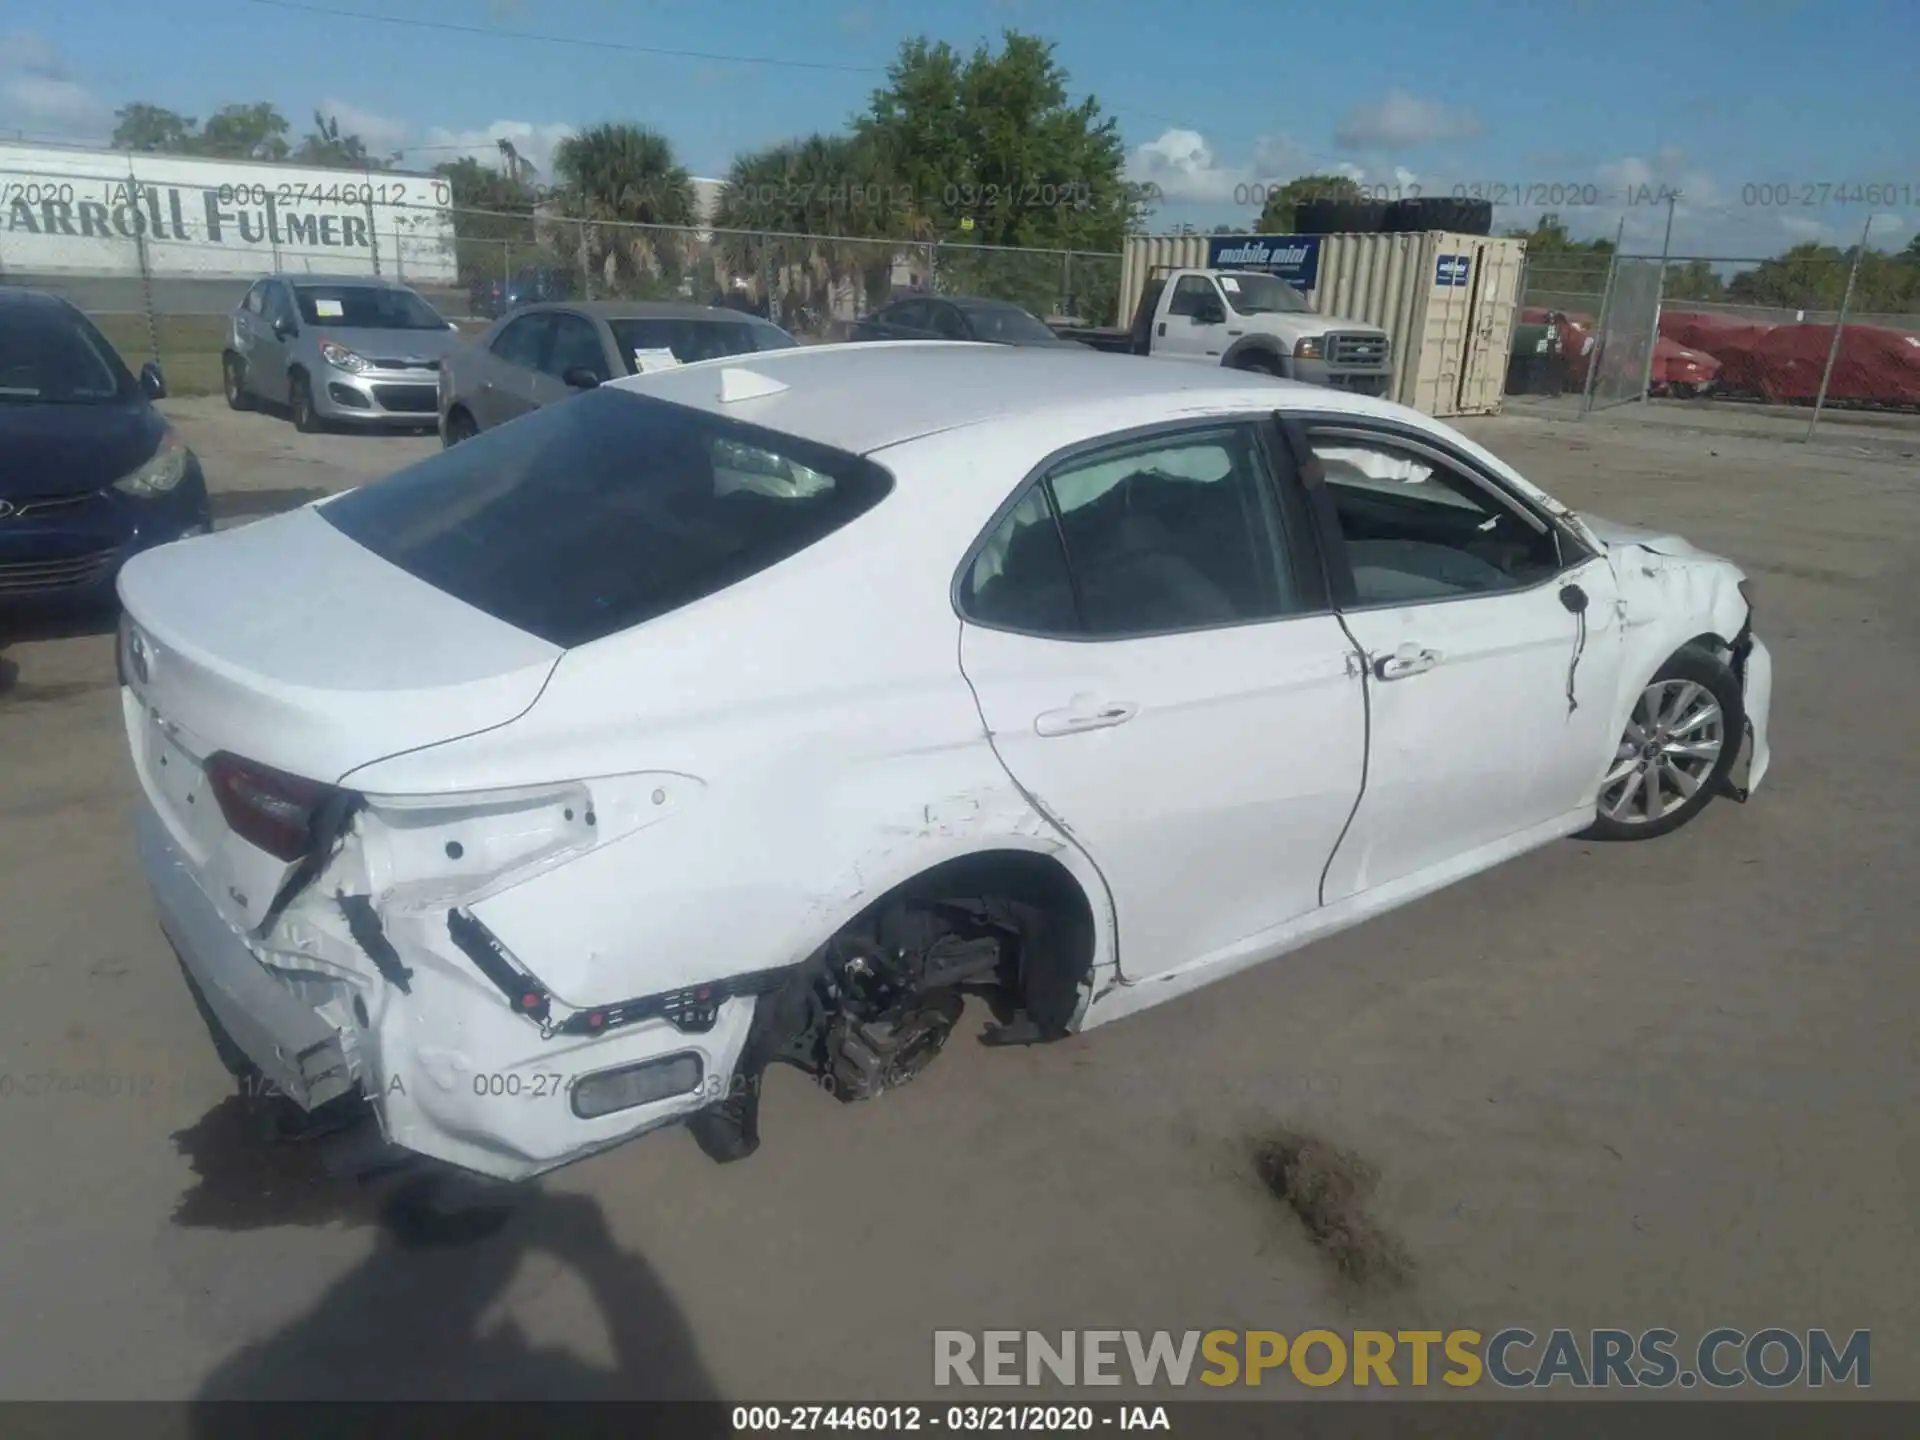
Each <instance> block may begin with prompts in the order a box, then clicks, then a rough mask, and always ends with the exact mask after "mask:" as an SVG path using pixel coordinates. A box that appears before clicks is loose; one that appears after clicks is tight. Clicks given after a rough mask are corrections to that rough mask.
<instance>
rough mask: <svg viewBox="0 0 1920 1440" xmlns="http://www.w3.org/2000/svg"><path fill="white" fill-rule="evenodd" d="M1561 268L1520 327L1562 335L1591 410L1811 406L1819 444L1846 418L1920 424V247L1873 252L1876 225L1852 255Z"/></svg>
mask: <svg viewBox="0 0 1920 1440" xmlns="http://www.w3.org/2000/svg"><path fill="white" fill-rule="evenodd" d="M1596 260H1597V261H1599V262H1601V263H1600V264H1596V263H1594V262H1595V261H1596ZM1559 262H1560V257H1552V258H1551V259H1548V260H1547V261H1545V262H1544V263H1536V264H1534V265H1532V266H1531V267H1530V269H1529V272H1528V276H1527V295H1526V300H1527V306H1528V308H1527V309H1525V310H1524V311H1523V313H1522V320H1523V323H1533V324H1535V325H1536V326H1539V327H1542V328H1543V332H1544V331H1551V332H1552V334H1553V343H1554V346H1555V349H1556V352H1557V353H1558V354H1559V355H1560V356H1561V357H1562V361H1561V367H1560V368H1561V377H1562V388H1564V389H1565V390H1567V391H1571V392H1572V393H1574V394H1577V395H1580V396H1581V397H1582V401H1581V408H1582V410H1583V411H1584V412H1589V413H1590V412H1594V411H1600V410H1606V409H1609V408H1612V407H1614V406H1617V405H1621V404H1624V403H1627V402H1629V401H1635V400H1673V401H1685V402H1688V403H1692V404H1695V405H1709V406H1714V405H1721V406H1730V405H1745V406H1750V407H1756V408H1761V409H1764V410H1765V411H1766V413H1770V414H1781V413H1784V414H1788V415H1791V414H1793V413H1795V412H1796V411H1804V412H1806V413H1807V420H1808V429H1807V433H1808V434H1809V435H1811V434H1813V433H1814V431H1815V429H1816V428H1817V427H1818V425H1819V423H1820V420H1821V418H1822V417H1823V416H1824V415H1827V414H1829V413H1830V412H1833V411H1837V410H1845V411H1872V412H1877V413H1879V414H1881V415H1882V416H1883V417H1887V418H1888V419H1890V420H1891V423H1896V424H1900V425H1903V426H1904V425H1906V424H1907V423H1909V422H1907V421H1905V420H1904V419H1895V418H1893V417H1895V416H1898V415H1901V414H1903V413H1904V414H1915V415H1920V251H1916V250H1915V249H1914V248H1913V247H1911V246H1909V247H1908V249H1906V250H1905V251H1901V252H1897V253H1894V252H1888V251H1883V250H1879V249H1876V248H1874V246H1873V244H1872V223H1871V222H1868V223H1867V224H1866V225H1865V226H1864V227H1863V231H1862V234H1861V236H1860V243H1859V244H1857V245H1854V246H1851V247H1848V248H1847V249H1844V250H1843V249H1840V248H1838V247H1834V246H1827V245H1816V244H1807V245H1800V246H1795V247H1793V248H1792V249H1789V250H1787V251H1786V252H1784V253H1783V254H1781V255H1776V256H1764V257H1751V256H1749V257H1732V256H1673V255H1667V256H1644V255H1616V256H1604V255H1602V256H1597V257H1596V256H1592V255H1584V256H1581V257H1579V261H1578V262H1576V263H1574V264H1565V263H1559ZM1602 265H1604V268H1601V267H1602ZM1596 275H1597V276H1599V277H1600V286H1599V292H1598V294H1597V295H1596V294H1595V293H1594V290H1593V285H1594V281H1595V277H1596ZM1776 407H1777V408H1776Z"/></svg>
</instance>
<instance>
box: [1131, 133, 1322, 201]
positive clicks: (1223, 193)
mask: <svg viewBox="0 0 1920 1440" xmlns="http://www.w3.org/2000/svg"><path fill="white" fill-rule="evenodd" d="M1306 159H1307V154H1306V152H1305V151H1304V150H1302V149H1301V148H1300V146H1299V144H1298V143H1297V142H1296V141H1294V140H1293V139H1292V138H1291V137H1289V136H1286V135H1265V136H1262V137H1261V138H1260V139H1259V140H1258V141H1257V142H1256V143H1255V145H1254V147H1253V156H1252V159H1251V160H1249V161H1248V162H1247V163H1245V164H1237V165H1236V164H1229V163H1228V162H1227V161H1226V160H1225V159H1223V158H1222V156H1221V155H1220V152H1219V151H1217V150H1215V149H1214V147H1213V146H1212V145H1211V144H1210V143H1208V141H1207V137H1206V136H1204V135H1202V134H1201V133H1200V132H1199V131H1198V130H1184V129H1173V130H1167V131H1164V132H1162V134H1161V135H1160V137H1159V138H1158V139H1155V140H1149V141H1147V142H1146V143H1145V144H1144V145H1136V146H1135V147H1134V149H1133V153H1132V154H1130V155H1129V156H1128V157H1127V178H1128V179H1129V180H1131V181H1133V182H1134V183H1135V184H1145V185H1154V186H1157V187H1158V188H1159V191H1160V194H1161V196H1162V198H1164V199H1165V200H1167V201H1169V202H1171V203H1174V204H1183V203H1184V204H1208V205H1231V206H1236V207H1239V208H1243V209H1244V208H1249V207H1251V208H1252V209H1255V210H1258V209H1259V208H1260V205H1261V204H1262V202H1263V201H1264V199H1265V189H1264V187H1266V186H1269V185H1276V184H1279V183H1281V182H1282V181H1284V180H1286V179H1289V178H1291V177H1292V176H1294V175H1297V174H1299V173H1300V172H1301V170H1302V169H1303V168H1304V166H1305V161H1306Z"/></svg>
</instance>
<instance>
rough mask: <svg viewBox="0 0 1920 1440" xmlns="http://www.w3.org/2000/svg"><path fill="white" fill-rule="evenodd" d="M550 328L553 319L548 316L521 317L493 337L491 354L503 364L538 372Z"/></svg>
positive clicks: (544, 314)
mask: <svg viewBox="0 0 1920 1440" xmlns="http://www.w3.org/2000/svg"><path fill="white" fill-rule="evenodd" d="M552 328H553V317H552V316H551V315H549V314H546V313H544V312H543V313H541V314H539V315H523V316H521V317H520V318H519V319H518V320H515V321H513V322H512V323H511V324H509V325H508V326H507V328H506V329H504V330H502V331H501V332H500V333H499V334H498V335H496V336H495V337H494V340H493V353H494V354H495V355H496V356H498V357H499V359H500V360H501V361H502V363H504V364H507V365H517V366H519V367H520V368H521V369H522V370H538V369H539V368H540V361H541V359H542V357H543V356H544V355H545V353H546V344H547V333H548V331H550V330H551V329H552Z"/></svg>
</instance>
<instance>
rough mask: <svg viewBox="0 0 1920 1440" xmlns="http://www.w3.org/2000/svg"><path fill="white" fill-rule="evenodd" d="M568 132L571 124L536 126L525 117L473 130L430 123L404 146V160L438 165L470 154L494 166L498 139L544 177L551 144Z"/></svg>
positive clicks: (550, 162) (497, 160) (549, 163)
mask: <svg viewBox="0 0 1920 1440" xmlns="http://www.w3.org/2000/svg"><path fill="white" fill-rule="evenodd" d="M571 134H573V126H571V125H564V124H551V125H536V124H534V123H533V122H532V121H529V120H495V121H493V122H491V123H490V124H488V125H485V126H483V127H481V128H479V129H475V130H453V129H449V128H448V127H446V126H444V125H430V126H428V127H427V129H426V131H425V133H424V134H423V135H422V136H421V138H420V140H419V141H418V142H417V143H415V144H412V145H409V146H408V147H407V155H406V159H407V163H408V164H410V165H438V164H440V163H442V162H443V161H447V160H457V159H459V158H460V157H461V156H462V155H471V156H472V157H473V158H474V159H475V160H478V161H479V162H480V163H481V164H483V165H493V166H496V167H497V166H498V165H499V164H500V142H501V141H502V140H506V141H509V142H511V143H512V145H513V148H514V150H515V151H516V152H517V153H518V154H519V156H520V158H521V159H522V160H527V161H530V162H532V164H533V167H534V169H535V170H537V171H539V172H540V174H541V175H542V176H546V175H548V174H549V173H550V172H551V170H552V168H553V150H554V147H555V146H556V145H558V144H559V143H560V142H561V141H562V140H564V139H566V138H567V136H569V135H571Z"/></svg>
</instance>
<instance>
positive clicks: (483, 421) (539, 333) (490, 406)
mask: <svg viewBox="0 0 1920 1440" xmlns="http://www.w3.org/2000/svg"><path fill="white" fill-rule="evenodd" d="M552 334H553V316H552V315H551V314H550V313H549V312H547V311H545V310H536V311H535V312H534V313H533V314H531V315H522V316H520V317H518V318H517V319H514V320H509V321H508V322H507V323H506V325H505V326H503V327H502V328H501V331H500V333H499V334H498V335H496V336H494V337H493V344H492V345H491V346H489V347H488V350H487V354H486V358H485V361H484V363H483V364H482V365H480V366H478V367H477V373H478V377H479V380H478V384H477V385H476V386H475V388H474V394H473V397H472V405H473V407H474V418H475V419H476V420H477V421H479V423H480V428H481V429H482V430H489V429H492V428H493V427H494V426H495V425H504V424H506V423H507V421H509V420H512V419H515V418H517V417H519V416H521V415H524V414H526V413H527V412H528V411H529V410H531V409H533V408H534V406H533V384H534V377H535V376H536V375H538V374H539V372H540V366H541V365H542V364H543V363H545V361H546V358H547V341H548V339H549V337H550V336H551V335H552Z"/></svg>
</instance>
